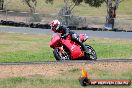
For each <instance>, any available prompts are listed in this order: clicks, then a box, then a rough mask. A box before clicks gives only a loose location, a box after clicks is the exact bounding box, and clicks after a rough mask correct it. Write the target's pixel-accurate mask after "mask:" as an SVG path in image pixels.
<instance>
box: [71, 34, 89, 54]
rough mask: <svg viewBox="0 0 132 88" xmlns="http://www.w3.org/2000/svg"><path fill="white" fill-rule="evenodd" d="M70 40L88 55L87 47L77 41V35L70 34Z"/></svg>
mask: <svg viewBox="0 0 132 88" xmlns="http://www.w3.org/2000/svg"><path fill="white" fill-rule="evenodd" d="M72 40H73V41H74V42H76V43H77V44H79V45H80V46H81V48H82V50H83V51H84V52H86V53H89V50H88V49H87V47H86V46H85V45H84V44H83V43H82V42H81V41H80V40H79V35H77V34H72Z"/></svg>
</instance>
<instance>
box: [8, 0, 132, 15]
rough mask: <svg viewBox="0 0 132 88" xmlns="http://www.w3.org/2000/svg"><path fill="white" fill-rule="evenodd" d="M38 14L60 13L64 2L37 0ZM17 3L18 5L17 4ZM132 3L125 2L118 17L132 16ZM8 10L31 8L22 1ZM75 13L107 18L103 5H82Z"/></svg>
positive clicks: (125, 0)
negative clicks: (51, 2)
mask: <svg viewBox="0 0 132 88" xmlns="http://www.w3.org/2000/svg"><path fill="white" fill-rule="evenodd" d="M37 1H38V3H37V8H36V9H37V12H40V13H43V14H45V13H47V14H53V13H56V12H58V11H59V9H60V8H61V7H62V6H63V5H64V3H63V2H64V0H55V1H54V4H46V3H45V0H37ZM16 2H17V4H16ZM131 4H132V1H131V0H124V1H123V2H122V3H121V4H120V5H119V8H118V10H117V11H118V12H117V14H118V16H119V15H120V16H126V15H127V17H128V16H131V14H132V11H131V10H128V9H130V8H131V7H132V6H131ZM7 9H9V10H15V11H29V8H28V7H27V6H26V4H24V3H22V2H21V1H20V0H15V1H14V0H12V1H9V3H8V4H7ZM74 13H75V14H76V15H80V16H97V14H98V16H105V15H106V4H104V5H102V7H100V8H94V7H90V6H89V5H86V4H84V3H83V4H81V5H79V6H78V7H76V8H75V9H74Z"/></svg>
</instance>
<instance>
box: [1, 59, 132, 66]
mask: <svg viewBox="0 0 132 88" xmlns="http://www.w3.org/2000/svg"><path fill="white" fill-rule="evenodd" d="M103 62H107V63H111V62H132V59H99V60H95V61H94V60H67V61H40V62H39V61H38V62H1V63H0V65H30V64H59V63H62V64H67V63H84V64H95V63H103Z"/></svg>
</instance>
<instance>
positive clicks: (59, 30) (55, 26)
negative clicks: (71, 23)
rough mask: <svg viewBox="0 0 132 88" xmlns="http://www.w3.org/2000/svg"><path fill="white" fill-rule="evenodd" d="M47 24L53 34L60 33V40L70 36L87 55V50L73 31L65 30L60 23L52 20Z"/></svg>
mask: <svg viewBox="0 0 132 88" xmlns="http://www.w3.org/2000/svg"><path fill="white" fill-rule="evenodd" d="M49 24H50V26H51V29H52V31H54V32H55V33H61V37H62V38H66V37H67V36H68V35H70V36H71V40H72V41H74V42H76V43H77V44H79V45H80V46H81V48H82V50H83V51H84V52H85V53H87V54H89V51H88V49H87V48H86V47H85V45H84V44H83V43H82V42H81V41H80V39H79V35H78V34H76V33H75V32H73V31H70V29H69V28H67V27H66V26H62V25H61V23H60V22H59V21H58V20H53V21H51V22H50V23H49Z"/></svg>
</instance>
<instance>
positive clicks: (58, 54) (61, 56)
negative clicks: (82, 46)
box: [53, 48, 70, 61]
mask: <svg viewBox="0 0 132 88" xmlns="http://www.w3.org/2000/svg"><path fill="white" fill-rule="evenodd" d="M53 54H54V57H55V59H56V60H57V61H61V60H70V57H69V55H68V53H67V52H66V51H64V52H63V53H62V52H61V51H60V50H59V48H55V49H54V51H53Z"/></svg>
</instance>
